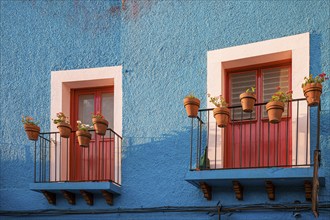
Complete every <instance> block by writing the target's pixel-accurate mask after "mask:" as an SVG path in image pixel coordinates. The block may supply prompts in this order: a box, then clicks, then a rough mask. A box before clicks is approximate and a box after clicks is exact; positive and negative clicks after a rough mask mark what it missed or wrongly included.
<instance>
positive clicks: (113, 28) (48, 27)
mask: <svg viewBox="0 0 330 220" xmlns="http://www.w3.org/2000/svg"><path fill="white" fill-rule="evenodd" d="M121 7H122V8H121ZM329 11H330V3H329V1H156V0H155V1H125V5H124V6H121V4H120V1H93V2H86V1H46V2H40V1H29V2H27V1H23V2H21V1H1V112H0V113H1V115H0V129H1V130H0V131H1V133H0V134H1V141H0V148H1V161H0V162H1V164H0V165H1V168H0V171H1V183H0V184H1V185H0V196H1V199H0V210H39V209H53V208H56V209H84V210H86V209H109V206H107V205H105V202H104V200H102V199H96V201H95V205H94V206H92V207H90V206H88V205H86V204H85V202H84V201H83V200H82V199H81V198H80V199H79V200H78V201H77V205H76V206H69V205H67V203H66V201H64V200H63V199H62V200H61V199H60V200H59V201H58V205H57V206H55V207H54V206H51V205H48V203H47V201H46V200H45V199H44V198H43V196H42V195H41V194H38V193H35V192H32V191H30V190H29V189H28V184H29V183H30V182H32V180H33V170H32V169H33V162H32V158H33V157H32V156H33V155H32V154H33V149H32V144H31V143H30V142H29V141H27V139H26V137H25V134H24V131H23V129H22V125H21V124H20V115H22V114H27V115H33V116H36V117H37V118H38V119H40V121H41V124H42V126H41V127H42V130H48V128H49V118H50V115H49V111H50V110H49V103H50V88H49V86H50V71H52V70H64V69H78V68H88V67H100V66H112V65H123V136H124V149H123V150H124V152H123V170H122V179H123V180H122V195H120V196H118V197H116V198H115V205H114V206H113V207H111V208H110V209H115V208H138V207H156V206H194V205H198V206H213V205H216V204H217V203H218V202H220V203H221V204H223V205H238V204H243V205H247V204H258V203H271V204H277V203H282V202H283V203H292V202H293V201H294V200H300V201H302V202H303V201H304V193H303V189H294V188H292V189H290V190H289V191H288V189H283V188H277V189H276V200H275V202H269V200H268V199H267V198H266V194H265V192H264V190H262V191H259V189H258V188H254V187H251V188H248V189H246V190H245V194H244V201H240V202H238V201H237V200H236V199H235V198H234V195H233V192H231V191H230V192H227V191H225V190H223V189H216V190H214V191H215V192H214V194H213V200H212V201H206V200H205V199H204V198H203V195H202V193H201V191H200V190H198V189H197V188H195V187H193V186H192V185H190V184H189V183H187V182H185V181H184V176H185V173H186V172H187V171H188V165H189V126H190V120H188V119H187V118H186V115H185V113H184V109H183V106H182V99H183V97H184V96H185V95H186V94H188V93H189V92H191V91H193V92H194V93H195V94H196V95H197V96H198V97H201V98H202V107H203V106H206V52H207V51H208V50H214V49H220V48H225V47H230V46H235V45H241V44H246V43H251V42H256V41H262V40H267V39H273V38H279V37H283V36H289V35H294V34H299V33H305V32H310V33H311V58H310V61H311V72H312V73H320V72H321V71H325V72H327V73H329V72H330V68H329V62H330V48H329V40H330V28H329V23H328V21H329V19H330V14H329V13H330V12H329ZM302 74H305V73H302ZM329 87H330V86H329V81H328V82H327V83H326V84H325V86H324V92H323V96H322V98H323V100H326V101H325V102H323V103H322V116H321V117H322V122H324V123H322V127H321V129H322V130H321V150H322V166H324V167H326V168H327V169H326V172H327V179H326V182H327V183H329V181H330V179H329V176H330V173H329V165H330V156H329V155H330V154H329V150H330V146H329V143H330V135H329V131H328V128H329V127H330V125H329V121H330V102H329V100H330V92H329V90H330V89H329ZM26 95H27V97H25V96H26ZM14 134H15V135H14ZM326 152H328V153H326ZM329 196H330V190H329V185H327V186H326V187H325V188H322V189H321V191H320V196H319V198H320V200H321V201H329ZM255 214H256V213H244V219H256V216H255ZM258 214H259V216H258V217H257V218H259V219H274V218H292V213H282V212H278V213H275V214H274V213H272V214H271V215H270V214H269V213H263V212H258ZM141 215H142V214H140V215H138V216H134V215H130V216H129V215H115V216H113V217H114V218H116V219H118V218H120V217H121V218H123V219H133V218H134V219H139V218H140V217H141ZM275 215H276V216H275ZM326 215H329V213H321V217H324V218H325V216H326ZM132 216H134V217H132ZM142 216H143V217H141V219H146V218H149V219H178V218H179V216H180V218H181V219H217V217H216V216H213V217H212V216H210V215H207V214H204V213H203V214H189V213H188V214H178V215H176V216H175V215H173V214H157V213H153V214H146V215H142ZM311 216H312V215H311V213H302V217H303V218H305V219H309V218H310V217H311ZM223 217H225V219H226V218H228V219H242V217H243V216H242V215H240V214H238V213H234V214H232V215H230V216H229V215H228V216H223ZM72 218H75V216H72ZM77 218H79V217H77ZM95 218H97V216H95Z"/></svg>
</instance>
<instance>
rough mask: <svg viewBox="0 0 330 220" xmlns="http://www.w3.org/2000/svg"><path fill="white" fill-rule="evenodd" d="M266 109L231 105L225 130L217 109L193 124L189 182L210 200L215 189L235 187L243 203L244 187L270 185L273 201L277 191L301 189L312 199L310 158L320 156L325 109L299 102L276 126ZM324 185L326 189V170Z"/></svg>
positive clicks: (261, 105) (207, 111) (203, 113)
mask: <svg viewBox="0 0 330 220" xmlns="http://www.w3.org/2000/svg"><path fill="white" fill-rule="evenodd" d="M266 104H267V103H257V104H255V106H254V111H253V112H251V113H245V112H243V111H242V107H241V106H240V105H239V106H229V109H230V121H229V123H228V125H227V127H225V128H219V127H218V126H217V125H216V122H215V119H214V117H213V112H212V110H213V109H200V110H199V115H198V117H197V118H193V119H191V133H190V134H191V137H190V165H189V167H190V170H189V171H188V173H187V174H186V178H185V179H186V181H188V182H189V183H191V184H193V185H195V186H197V187H200V188H201V189H202V191H203V192H204V196H205V197H206V198H207V199H211V194H210V191H211V188H212V187H232V188H233V189H234V192H235V193H236V198H237V199H242V198H243V195H240V194H242V189H243V186H244V185H253V186H258V185H261V186H266V191H267V193H268V197H269V199H271V200H273V199H275V195H271V193H272V192H274V189H275V186H287V185H296V186H299V187H300V186H301V188H304V189H305V192H306V199H307V200H310V199H311V187H312V180H313V165H314V161H313V157H312V156H311V155H313V152H314V151H315V150H317V151H319V150H318V149H319V148H318V143H319V129H320V122H319V120H320V107H319V106H317V107H309V106H307V103H306V100H305V99H294V100H292V101H290V102H288V103H287V104H286V107H285V110H284V112H283V115H282V119H281V121H280V122H279V123H277V124H272V123H270V122H269V120H268V116H267V112H266V108H265V105H266ZM319 181H320V185H321V186H322V185H324V174H323V170H322V169H320V170H319Z"/></svg>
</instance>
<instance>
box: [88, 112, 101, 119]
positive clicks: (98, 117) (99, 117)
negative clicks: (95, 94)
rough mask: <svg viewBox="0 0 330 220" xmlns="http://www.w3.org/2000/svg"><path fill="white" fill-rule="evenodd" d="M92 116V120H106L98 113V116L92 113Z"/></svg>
mask: <svg viewBox="0 0 330 220" xmlns="http://www.w3.org/2000/svg"><path fill="white" fill-rule="evenodd" d="M91 114H92V118H97V119H104V116H103V115H102V113H101V112H97V113H96V114H94V113H91Z"/></svg>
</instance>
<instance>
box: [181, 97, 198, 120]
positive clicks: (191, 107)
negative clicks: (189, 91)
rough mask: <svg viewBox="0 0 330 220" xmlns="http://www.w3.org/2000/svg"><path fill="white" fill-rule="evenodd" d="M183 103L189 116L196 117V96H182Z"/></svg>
mask: <svg viewBox="0 0 330 220" xmlns="http://www.w3.org/2000/svg"><path fill="white" fill-rule="evenodd" d="M183 105H184V107H185V108H186V112H187V115H188V117H189V118H196V117H197V115H198V109H199V105H200V100H199V99H197V98H190V97H187V98H184V99H183Z"/></svg>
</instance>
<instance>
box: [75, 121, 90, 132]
mask: <svg viewBox="0 0 330 220" xmlns="http://www.w3.org/2000/svg"><path fill="white" fill-rule="evenodd" d="M77 127H78V130H79V131H88V129H91V128H93V127H92V126H90V125H89V124H83V123H81V121H77Z"/></svg>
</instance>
